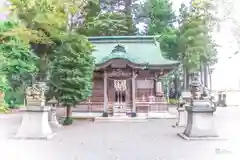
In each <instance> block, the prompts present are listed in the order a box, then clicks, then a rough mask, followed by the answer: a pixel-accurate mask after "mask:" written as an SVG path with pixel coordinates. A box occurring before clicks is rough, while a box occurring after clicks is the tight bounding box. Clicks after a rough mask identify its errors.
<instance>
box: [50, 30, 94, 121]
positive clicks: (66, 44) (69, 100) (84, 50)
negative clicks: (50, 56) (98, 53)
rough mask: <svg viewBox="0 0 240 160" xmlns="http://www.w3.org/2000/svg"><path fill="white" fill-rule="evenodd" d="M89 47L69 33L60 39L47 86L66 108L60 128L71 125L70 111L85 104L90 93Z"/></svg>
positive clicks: (86, 42) (76, 36)
mask: <svg viewBox="0 0 240 160" xmlns="http://www.w3.org/2000/svg"><path fill="white" fill-rule="evenodd" d="M92 49H93V47H92V45H91V43H90V42H88V40H87V39H86V38H85V37H84V36H80V35H78V34H76V33H69V34H68V35H66V36H64V37H63V40H62V43H61V45H60V46H59V47H58V48H57V50H56V52H55V58H54V60H53V62H52V68H51V74H50V75H51V76H50V84H51V85H50V86H51V87H52V90H54V92H55V94H56V95H57V99H58V101H59V102H60V103H62V104H63V105H64V106H65V107H66V116H67V117H66V119H65V121H64V124H71V123H72V119H71V107H72V106H75V105H76V104H77V103H79V102H81V101H83V100H86V99H87V97H88V96H89V95H90V94H91V90H92V74H93V69H94V59H93V57H92V55H91V53H92Z"/></svg>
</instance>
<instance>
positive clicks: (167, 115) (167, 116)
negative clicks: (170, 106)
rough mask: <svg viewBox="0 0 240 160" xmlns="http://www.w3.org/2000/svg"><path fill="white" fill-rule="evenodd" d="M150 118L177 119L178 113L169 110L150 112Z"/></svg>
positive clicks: (148, 116)
mask: <svg viewBox="0 0 240 160" xmlns="http://www.w3.org/2000/svg"><path fill="white" fill-rule="evenodd" d="M147 118H148V119H176V118H177V115H175V114H171V113H169V112H158V113H148V115H147Z"/></svg>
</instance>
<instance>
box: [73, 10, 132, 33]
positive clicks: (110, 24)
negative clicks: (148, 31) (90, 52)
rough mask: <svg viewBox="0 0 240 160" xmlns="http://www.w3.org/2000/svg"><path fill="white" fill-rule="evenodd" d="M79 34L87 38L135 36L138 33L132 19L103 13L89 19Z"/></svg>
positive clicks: (116, 14)
mask: <svg viewBox="0 0 240 160" xmlns="http://www.w3.org/2000/svg"><path fill="white" fill-rule="evenodd" d="M77 31H78V33H80V34H83V35H86V36H113V35H114V36H121V35H133V34H134V33H135V32H136V27H134V25H133V22H132V19H131V17H128V18H126V17H125V15H124V14H122V13H101V14H99V15H97V16H96V17H88V19H86V21H85V23H84V24H83V26H81V27H80V28H78V29H77Z"/></svg>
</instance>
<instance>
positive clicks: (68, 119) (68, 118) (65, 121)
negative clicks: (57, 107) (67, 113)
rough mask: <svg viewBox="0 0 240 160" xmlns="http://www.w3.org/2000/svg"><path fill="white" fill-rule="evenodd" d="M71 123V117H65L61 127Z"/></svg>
mask: <svg viewBox="0 0 240 160" xmlns="http://www.w3.org/2000/svg"><path fill="white" fill-rule="evenodd" d="M72 123H73V119H72V118H71V117H66V118H65V119H64V120H63V125H70V124H72Z"/></svg>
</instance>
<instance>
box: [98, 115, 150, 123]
mask: <svg viewBox="0 0 240 160" xmlns="http://www.w3.org/2000/svg"><path fill="white" fill-rule="evenodd" d="M147 121H148V120H147V118H145V117H127V116H124V117H122V116H121V117H96V118H95V122H147Z"/></svg>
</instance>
